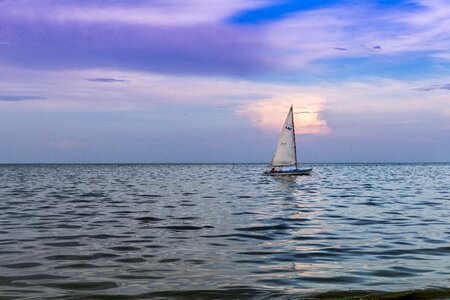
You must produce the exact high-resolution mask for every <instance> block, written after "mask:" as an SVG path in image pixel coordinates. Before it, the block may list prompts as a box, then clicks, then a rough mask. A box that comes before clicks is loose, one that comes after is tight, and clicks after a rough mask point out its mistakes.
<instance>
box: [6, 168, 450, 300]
mask: <svg viewBox="0 0 450 300" xmlns="http://www.w3.org/2000/svg"><path fill="white" fill-rule="evenodd" d="M262 168H263V166H262V165H53V166H45V165H41V166H23V165H22V166H21V165H18V166H14V165H11V166H0V226H1V227H0V245H1V248H0V292H1V294H3V295H5V296H22V297H24V296H25V295H36V294H37V295H41V296H42V297H50V296H65V295H72V296H73V295H87V296H89V295H91V296H92V295H128V296H130V295H136V297H139V296H143V295H148V293H155V292H159V291H183V290H197V291H199V290H212V291H217V292H223V293H224V294H222V295H226V292H230V293H235V289H241V290H242V289H245V291H247V290H251V291H253V292H254V293H256V294H250V295H259V294H258V293H259V292H261V291H267V290H269V291H274V292H276V293H281V295H312V293H316V292H326V291H330V290H332V291H347V290H366V291H369V290H382V291H400V290H410V289H416V288H423V289H426V288H430V287H441V288H446V287H449V282H450V281H449V280H450V271H448V270H449V269H450V268H449V267H450V266H449V264H448V261H449V255H450V244H449V242H448V240H449V235H450V225H449V222H448V220H449V219H448V216H449V212H450V210H449V200H450V192H449V191H450V165H448V164H417V165H407V164H397V165H389V164H385V165H383V164H381V165H372V164H367V165H364V164H359V165H345V164H324V165H315V166H314V172H313V174H312V175H311V176H301V177H292V178H272V177H263V176H260V175H259V174H260V172H261V170H262ZM280 291H281V292H280ZM257 292H258V293H257ZM219 295H220V294H219ZM232 295H234V294H232ZM239 295H240V297H244V296H243V295H241V294H239ZM263 295H265V294H263ZM274 295H279V294H273V295H272V296H274ZM247 296H249V295H247ZM182 297H186V295H185V294H184V295H182Z"/></svg>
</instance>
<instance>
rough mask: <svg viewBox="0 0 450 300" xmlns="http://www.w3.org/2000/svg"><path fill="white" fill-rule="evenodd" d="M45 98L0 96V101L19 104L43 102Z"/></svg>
mask: <svg viewBox="0 0 450 300" xmlns="http://www.w3.org/2000/svg"><path fill="white" fill-rule="evenodd" d="M44 99H47V98H46V97H41V96H23V95H0V101H7V102H19V101H28V100H44Z"/></svg>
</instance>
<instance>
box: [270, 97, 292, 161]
mask: <svg viewBox="0 0 450 300" xmlns="http://www.w3.org/2000/svg"><path fill="white" fill-rule="evenodd" d="M270 165H271V166H272V167H284V166H294V165H295V166H297V154H296V148H295V129H294V113H293V109H292V106H291V109H290V110H289V113H288V115H287V117H286V121H285V122H284V126H283V129H282V130H281V134H280V137H279V139H278V143H277V148H276V149H275V153H274V154H273V158H272V163H271V164H270Z"/></svg>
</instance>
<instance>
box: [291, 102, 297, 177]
mask: <svg viewBox="0 0 450 300" xmlns="http://www.w3.org/2000/svg"><path fill="white" fill-rule="evenodd" d="M291 114H292V134H293V135H294V153H295V168H296V169H298V167H297V143H296V142H295V123H294V105H293V104H291Z"/></svg>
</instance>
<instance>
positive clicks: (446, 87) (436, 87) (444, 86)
mask: <svg viewBox="0 0 450 300" xmlns="http://www.w3.org/2000/svg"><path fill="white" fill-rule="evenodd" d="M416 90H417V91H424V92H429V91H435V90H448V91H450V83H448V84H441V85H430V86H426V87H421V88H417V89H416Z"/></svg>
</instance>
